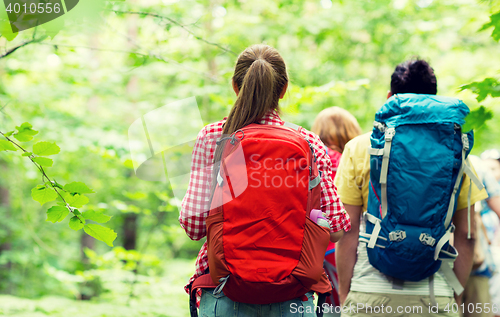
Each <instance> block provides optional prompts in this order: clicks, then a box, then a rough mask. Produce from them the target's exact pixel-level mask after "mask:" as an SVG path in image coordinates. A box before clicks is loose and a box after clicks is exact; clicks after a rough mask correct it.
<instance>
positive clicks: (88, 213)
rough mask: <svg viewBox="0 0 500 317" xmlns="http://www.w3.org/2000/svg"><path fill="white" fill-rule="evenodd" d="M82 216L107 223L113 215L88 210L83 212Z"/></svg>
mask: <svg viewBox="0 0 500 317" xmlns="http://www.w3.org/2000/svg"><path fill="white" fill-rule="evenodd" d="M82 216H83V217H84V218H85V219H87V220H92V221H95V222H98V223H106V222H108V221H109V220H110V219H111V216H107V215H105V214H103V213H102V212H98V211H94V210H87V211H85V212H83V213H82Z"/></svg>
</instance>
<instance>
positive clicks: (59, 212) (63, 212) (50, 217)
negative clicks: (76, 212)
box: [47, 206, 69, 223]
mask: <svg viewBox="0 0 500 317" xmlns="http://www.w3.org/2000/svg"><path fill="white" fill-rule="evenodd" d="M68 214H69V210H68V208H66V207H62V206H53V207H50V208H49V209H48V210H47V221H51V222H52V223H56V222H59V221H63V220H64V218H66V216H67V215H68Z"/></svg>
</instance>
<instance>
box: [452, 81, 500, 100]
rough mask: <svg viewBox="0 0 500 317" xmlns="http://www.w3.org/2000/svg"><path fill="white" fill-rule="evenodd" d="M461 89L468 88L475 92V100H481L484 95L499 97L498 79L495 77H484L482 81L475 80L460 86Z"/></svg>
mask: <svg viewBox="0 0 500 317" xmlns="http://www.w3.org/2000/svg"><path fill="white" fill-rule="evenodd" d="M460 89H461V90H465V89H469V90H471V91H472V92H473V93H475V94H477V97H476V99H477V101H478V102H481V101H483V100H484V99H486V97H488V95H489V96H491V97H494V98H495V97H500V81H499V80H498V79H495V78H485V79H484V80H483V81H475V82H472V83H470V84H467V85H463V86H461V87H460Z"/></svg>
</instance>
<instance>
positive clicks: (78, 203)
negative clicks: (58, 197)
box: [63, 193, 89, 208]
mask: <svg viewBox="0 0 500 317" xmlns="http://www.w3.org/2000/svg"><path fill="white" fill-rule="evenodd" d="M63 197H64V199H65V200H66V202H67V203H68V204H69V205H70V206H71V207H76V208H81V207H83V206H84V205H86V204H88V203H89V199H88V198H87V197H86V196H84V195H79V194H75V195H73V194H70V193H63Z"/></svg>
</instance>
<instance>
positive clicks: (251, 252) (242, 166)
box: [193, 124, 331, 304]
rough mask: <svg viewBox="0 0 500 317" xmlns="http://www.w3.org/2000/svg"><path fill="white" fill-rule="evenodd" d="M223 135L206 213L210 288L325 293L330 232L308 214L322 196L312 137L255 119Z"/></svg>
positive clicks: (243, 294) (266, 294) (268, 298)
mask: <svg viewBox="0 0 500 317" xmlns="http://www.w3.org/2000/svg"><path fill="white" fill-rule="evenodd" d="M223 140H224V141H226V142H225V145H224V144H221V145H219V146H224V148H223V152H222V158H221V160H220V168H219V173H218V174H217V184H216V186H215V190H214V194H213V198H212V203H211V209H210V211H209V215H208V217H207V219H206V225H207V244H208V263H209V270H210V276H211V280H212V282H213V283H215V285H218V286H217V288H216V289H215V291H214V293H216V292H220V291H221V290H222V291H223V292H224V294H225V295H226V296H227V297H229V298H230V299H231V300H233V301H236V302H243V303H248V304H270V303H276V302H283V301H287V300H291V299H294V298H298V297H301V296H302V295H304V294H305V293H307V292H308V291H311V290H312V291H315V292H318V293H329V292H330V291H331V285H330V283H329V281H328V278H327V276H326V274H325V272H324V270H323V259H324V255H325V251H326V248H327V246H328V242H329V237H330V233H329V230H328V229H327V228H324V227H321V226H319V225H317V224H316V223H314V222H313V221H312V220H311V219H309V217H308V216H309V213H310V211H311V210H312V209H315V208H316V209H320V196H321V185H320V180H321V175H320V174H319V172H318V169H317V166H316V158H315V156H314V152H313V149H312V145H310V143H309V142H308V141H307V140H306V139H305V138H304V137H303V136H302V135H300V134H299V133H298V132H297V131H295V130H294V129H291V128H288V127H284V126H272V125H260V124H250V125H248V126H246V127H244V128H242V129H241V130H238V131H236V132H235V133H233V134H232V135H231V136H230V137H227V138H223V139H222V140H221V141H223ZM219 142H220V141H219ZM202 277H204V276H202ZM206 279H207V278H206V277H205V280H206ZM196 284H200V283H196V282H195V283H194V285H193V289H194V288H196V287H207V286H205V285H197V286H196ZM202 284H203V283H202ZM212 285H213V284H212ZM212 287H213V286H212Z"/></svg>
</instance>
